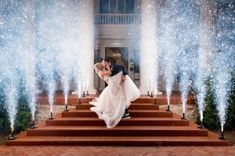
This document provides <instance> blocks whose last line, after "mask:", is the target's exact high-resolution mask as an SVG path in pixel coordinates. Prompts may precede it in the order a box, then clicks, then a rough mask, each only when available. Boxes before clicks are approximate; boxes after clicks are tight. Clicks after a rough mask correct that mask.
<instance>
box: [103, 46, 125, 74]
mask: <svg viewBox="0 0 235 156" xmlns="http://www.w3.org/2000/svg"><path fill="white" fill-rule="evenodd" d="M105 58H108V59H109V60H111V62H112V64H119V65H122V66H124V67H125V68H126V71H127V74H129V73H128V69H129V67H128V58H129V56H128V48H127V47H106V48H105Z"/></svg>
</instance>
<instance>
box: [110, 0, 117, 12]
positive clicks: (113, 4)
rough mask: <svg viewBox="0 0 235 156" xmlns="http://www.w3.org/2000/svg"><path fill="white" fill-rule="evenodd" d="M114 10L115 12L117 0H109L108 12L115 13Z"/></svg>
mask: <svg viewBox="0 0 235 156" xmlns="http://www.w3.org/2000/svg"><path fill="white" fill-rule="evenodd" d="M116 12H117V1H116V0H110V13H116Z"/></svg>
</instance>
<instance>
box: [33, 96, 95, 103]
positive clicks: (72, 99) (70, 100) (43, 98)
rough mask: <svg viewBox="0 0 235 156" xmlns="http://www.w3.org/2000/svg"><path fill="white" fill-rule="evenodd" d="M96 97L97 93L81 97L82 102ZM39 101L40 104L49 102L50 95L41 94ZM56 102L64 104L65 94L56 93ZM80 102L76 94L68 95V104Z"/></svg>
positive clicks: (87, 101)
mask: <svg viewBox="0 0 235 156" xmlns="http://www.w3.org/2000/svg"><path fill="white" fill-rule="evenodd" d="M94 97H95V95H89V96H87V97H82V98H80V102H81V103H89V102H90V101H92V99H93V98H94ZM37 102H38V103H40V104H49V103H48V97H47V96H39V97H38V99H37ZM54 103H55V104H56V105H64V96H63V95H56V96H55V100H54ZM77 103H79V98H78V97H77V96H76V95H69V96H68V104H71V105H75V104H77Z"/></svg>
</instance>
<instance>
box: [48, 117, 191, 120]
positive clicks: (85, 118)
mask: <svg viewBox="0 0 235 156" xmlns="http://www.w3.org/2000/svg"><path fill="white" fill-rule="evenodd" d="M69 120H79V121H81V120H82V121H84V120H85V121H86V120H92V121H93V120H95V121H97V120H101V119H99V118H97V117H83V118H78V117H61V118H56V119H53V120H47V121H69ZM146 120H151V121H168V120H169V121H188V120H182V119H180V118H169V117H151V118H149V117H138V118H137V117H132V118H130V119H123V120H122V121H146ZM101 121H103V120H101Z"/></svg>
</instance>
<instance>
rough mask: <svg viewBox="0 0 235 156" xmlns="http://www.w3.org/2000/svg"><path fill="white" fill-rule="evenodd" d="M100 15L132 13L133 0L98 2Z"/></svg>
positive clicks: (101, 0) (103, 0) (105, 0)
mask: <svg viewBox="0 0 235 156" xmlns="http://www.w3.org/2000/svg"><path fill="white" fill-rule="evenodd" d="M100 13H134V0H100Z"/></svg>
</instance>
